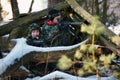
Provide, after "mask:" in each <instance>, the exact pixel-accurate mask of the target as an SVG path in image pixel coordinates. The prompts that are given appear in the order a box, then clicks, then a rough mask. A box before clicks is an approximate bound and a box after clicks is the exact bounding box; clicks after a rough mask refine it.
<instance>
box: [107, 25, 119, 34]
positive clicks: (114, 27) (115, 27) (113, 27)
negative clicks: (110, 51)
mask: <svg viewBox="0 0 120 80" xmlns="http://www.w3.org/2000/svg"><path fill="white" fill-rule="evenodd" d="M108 29H110V30H111V31H112V32H114V33H115V34H116V35H120V24H119V25H117V26H110V27H108Z"/></svg>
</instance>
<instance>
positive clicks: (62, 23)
mask: <svg viewBox="0 0 120 80" xmlns="http://www.w3.org/2000/svg"><path fill="white" fill-rule="evenodd" d="M82 23H83V22H70V21H63V22H60V24H61V25H81V24H82Z"/></svg>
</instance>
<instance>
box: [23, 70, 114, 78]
mask: <svg viewBox="0 0 120 80" xmlns="http://www.w3.org/2000/svg"><path fill="white" fill-rule="evenodd" d="M54 78H60V79H59V80H96V76H95V75H94V76H90V77H86V78H83V77H79V76H73V75H70V74H67V73H64V72H61V71H54V72H52V73H50V74H48V75H45V76H43V77H39V76H37V77H35V78H27V79H25V80H53V79H54ZM100 80H116V79H115V78H114V77H113V76H109V77H100Z"/></svg>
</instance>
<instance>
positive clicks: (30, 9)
mask: <svg viewBox="0 0 120 80" xmlns="http://www.w3.org/2000/svg"><path fill="white" fill-rule="evenodd" d="M33 3H34V0H32V2H31V4H30V8H29V11H28V13H31V11H32V6H33Z"/></svg>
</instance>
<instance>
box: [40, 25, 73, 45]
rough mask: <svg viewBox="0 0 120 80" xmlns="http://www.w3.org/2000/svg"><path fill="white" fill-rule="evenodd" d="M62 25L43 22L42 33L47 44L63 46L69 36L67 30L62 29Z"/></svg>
mask: <svg viewBox="0 0 120 80" xmlns="http://www.w3.org/2000/svg"><path fill="white" fill-rule="evenodd" d="M64 29H65V28H64V27H61V26H58V24H52V25H50V24H47V23H46V24H44V25H43V28H42V34H43V36H44V38H45V42H46V43H47V45H48V46H65V45H67V43H68V41H69V39H70V38H71V37H70V36H71V35H70V33H69V32H68V31H64Z"/></svg>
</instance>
